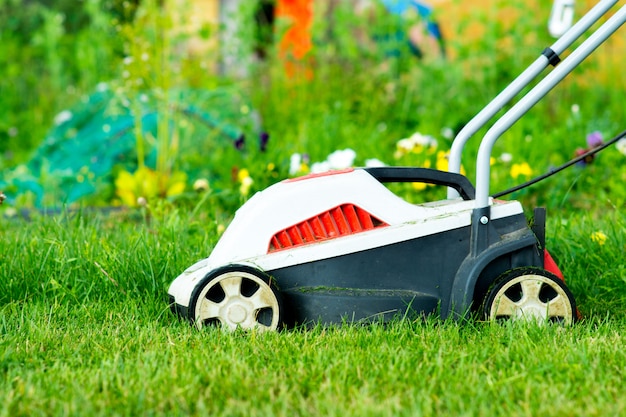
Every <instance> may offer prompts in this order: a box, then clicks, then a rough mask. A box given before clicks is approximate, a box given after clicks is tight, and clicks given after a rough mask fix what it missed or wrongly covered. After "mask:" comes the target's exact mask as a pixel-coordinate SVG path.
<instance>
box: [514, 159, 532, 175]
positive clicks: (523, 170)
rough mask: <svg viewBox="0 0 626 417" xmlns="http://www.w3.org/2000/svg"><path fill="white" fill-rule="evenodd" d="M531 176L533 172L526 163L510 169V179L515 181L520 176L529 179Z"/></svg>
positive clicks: (515, 165)
mask: <svg viewBox="0 0 626 417" xmlns="http://www.w3.org/2000/svg"><path fill="white" fill-rule="evenodd" d="M532 174H533V170H532V169H531V168H530V165H528V163H527V162H523V163H521V164H513V166H512V167H511V177H513V179H517V177H519V176H520V175H523V176H525V177H530V176H531V175H532Z"/></svg>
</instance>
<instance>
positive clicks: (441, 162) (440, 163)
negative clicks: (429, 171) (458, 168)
mask: <svg viewBox="0 0 626 417" xmlns="http://www.w3.org/2000/svg"><path fill="white" fill-rule="evenodd" d="M435 168H437V169H438V170H439V171H447V170H448V153H447V152H444V151H439V152H437V162H436V163H435Z"/></svg>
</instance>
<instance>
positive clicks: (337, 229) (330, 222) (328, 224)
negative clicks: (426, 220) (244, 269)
mask: <svg viewBox="0 0 626 417" xmlns="http://www.w3.org/2000/svg"><path fill="white" fill-rule="evenodd" d="M384 226H389V225H388V224H387V223H385V222H383V221H380V220H378V219H377V218H376V217H374V216H372V215H371V214H369V213H368V212H367V211H365V210H363V209H361V208H359V207H357V206H355V205H353V204H342V205H341V206H339V207H336V208H334V209H332V210H328V211H326V212H324V213H321V214H318V215H317V216H315V217H311V218H310V219H308V220H305V221H303V222H301V223H298V224H295V225H293V226H290V227H288V228H286V229H284V230H281V231H280V232H278V233H276V234H275V235H274V236H272V239H271V240H270V246H269V250H268V252H275V251H277V250H281V249H287V248H292V247H294V246H301V245H306V244H309V243H314V242H319V241H322V240H329V239H334V238H337V237H340V236H346V235H351V234H354V233H359V232H364V231H366V230H372V229H376V228H378V227H384Z"/></svg>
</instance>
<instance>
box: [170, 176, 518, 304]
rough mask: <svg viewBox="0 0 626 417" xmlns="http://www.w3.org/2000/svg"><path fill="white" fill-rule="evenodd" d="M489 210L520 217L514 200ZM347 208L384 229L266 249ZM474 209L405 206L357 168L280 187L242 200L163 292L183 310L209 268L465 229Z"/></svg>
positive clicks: (263, 265) (466, 203)
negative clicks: (287, 233)
mask: <svg viewBox="0 0 626 417" xmlns="http://www.w3.org/2000/svg"><path fill="white" fill-rule="evenodd" d="M491 203H492V209H491V218H492V220H496V219H499V218H504V217H508V216H513V215H517V214H520V213H523V210H522V207H521V204H519V203H518V202H517V201H511V202H507V201H499V200H498V201H495V202H494V201H491ZM345 204H349V205H354V206H356V207H358V208H360V209H362V210H364V211H365V212H367V213H369V214H370V215H371V216H373V217H375V218H376V219H378V220H380V221H381V222H383V224H384V226H382V227H377V228H374V229H371V230H365V231H360V232H358V233H352V234H348V235H344V236H337V237H334V238H329V239H325V240H321V241H319V242H311V243H306V244H302V245H299V246H294V247H291V248H288V249H282V250H277V251H271V250H270V241H271V239H272V237H273V236H275V234H276V233H277V232H279V231H281V230H285V229H287V228H289V227H292V226H293V225H296V224H298V223H300V222H302V221H304V220H306V219H309V218H313V217H315V216H318V215H320V213H324V212H328V211H329V210H332V209H335V208H337V207H340V206H342V205H345ZM474 207H475V201H473V200H461V199H454V200H442V201H436V202H430V203H426V204H418V205H415V204H411V203H408V202H406V201H405V200H403V199H401V198H400V197H398V196H396V195H395V194H393V193H392V192H391V191H389V189H387V188H386V187H385V186H384V185H383V184H382V183H380V182H379V181H378V180H376V179H375V178H374V177H372V176H371V175H370V174H369V173H367V172H366V171H365V170H360V169H355V170H346V171H339V172H334V173H328V174H325V175H314V176H307V177H302V178H299V179H296V180H286V181H283V182H280V183H277V184H274V185H272V186H271V187H269V188H267V189H265V190H263V191H261V192H258V193H257V194H255V195H254V196H253V197H252V198H251V199H250V200H248V202H246V203H245V204H244V205H243V206H242V207H241V208H240V209H239V210H238V211H237V212H236V214H235V217H234V219H233V221H232V222H231V224H230V225H229V226H228V228H227V229H226V231H225V232H224V234H223V235H222V237H221V238H220V240H219V242H218V243H217V245H216V246H215V248H214V250H213V251H212V253H211V255H210V256H209V257H208V258H207V259H204V260H202V261H200V262H197V263H196V264H194V265H193V266H191V267H190V268H188V269H187V270H186V271H185V272H183V273H182V274H181V275H180V276H179V277H178V278H177V279H176V280H174V282H173V283H172V285H171V286H170V290H169V293H170V294H171V295H174V296H175V298H176V301H177V302H178V303H179V304H181V305H185V306H187V305H188V303H189V298H190V296H191V292H192V290H193V288H194V286H195V285H196V284H197V282H198V281H199V280H200V279H202V278H203V277H204V276H206V274H208V273H209V272H210V271H212V270H213V269H215V268H219V267H222V266H226V265H229V264H240V265H250V266H253V267H255V268H257V269H260V270H262V271H271V270H274V269H278V268H284V267H288V266H293V265H297V264H302V263H307V262H312V261H315V260H320V259H327V258H332V257H336V256H341V255H346V254H350V253H355V252H360V251H365V250H368V249H372V248H376V247H381V246H385V245H390V244H394V243H398V242H403V241H407V240H410V239H416V238H420V237H423V236H428V235H432V234H436V233H440V232H444V231H448V230H453V229H458V228H462V227H467V226H469V225H470V223H471V213H472V210H473V209H474Z"/></svg>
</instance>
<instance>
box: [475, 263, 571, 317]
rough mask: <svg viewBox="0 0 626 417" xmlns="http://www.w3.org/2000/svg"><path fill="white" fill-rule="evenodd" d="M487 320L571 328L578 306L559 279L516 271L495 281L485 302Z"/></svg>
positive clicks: (531, 271) (535, 270)
mask: <svg viewBox="0 0 626 417" xmlns="http://www.w3.org/2000/svg"><path fill="white" fill-rule="evenodd" d="M483 313H484V318H485V319H486V320H490V321H497V320H526V321H536V322H538V323H542V324H543V323H561V324H564V325H569V324H572V323H574V322H575V321H576V318H577V316H576V303H575V301H574V297H573V295H572V293H571V292H570V290H569V289H568V288H567V287H566V286H565V283H564V282H563V281H562V280H561V279H560V278H558V277H557V276H555V275H553V274H551V273H550V272H548V271H544V270H542V269H538V268H522V269H515V270H512V271H509V272H507V273H505V274H504V275H503V276H502V277H500V278H499V279H498V280H496V282H495V284H494V285H493V287H492V288H491V289H490V291H489V292H488V294H487V297H486V298H485V303H484V305H483Z"/></svg>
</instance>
